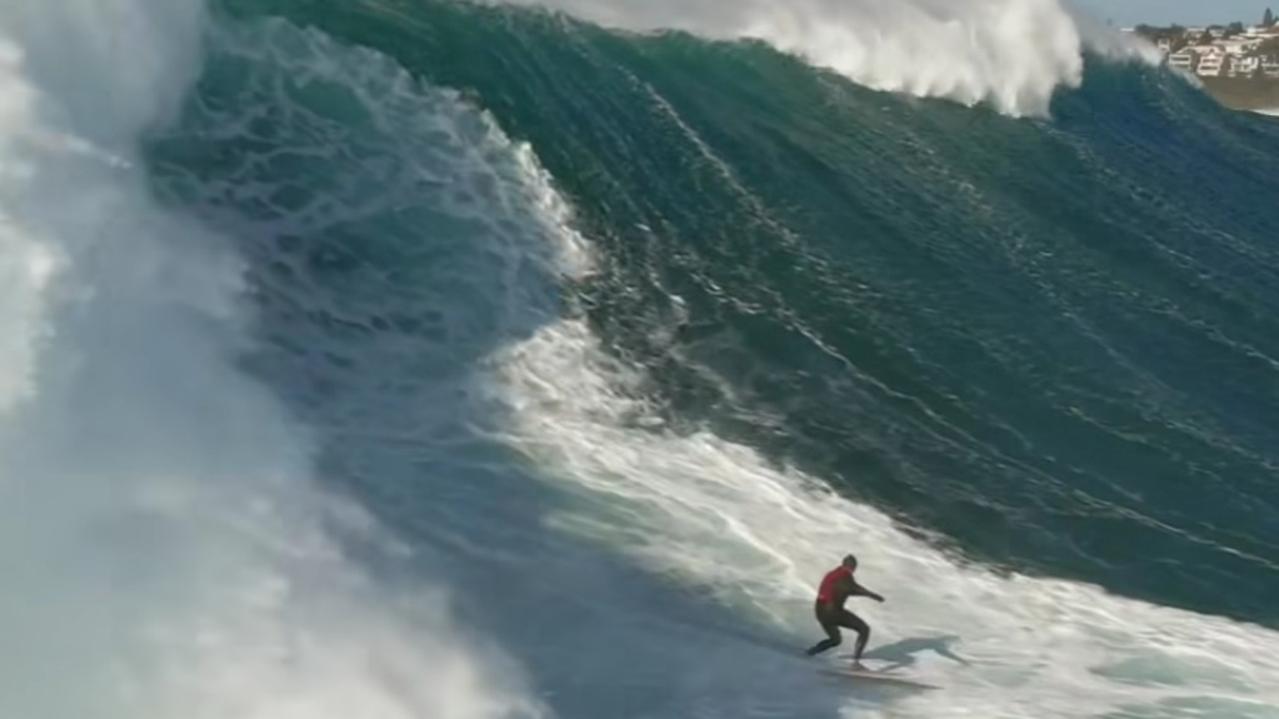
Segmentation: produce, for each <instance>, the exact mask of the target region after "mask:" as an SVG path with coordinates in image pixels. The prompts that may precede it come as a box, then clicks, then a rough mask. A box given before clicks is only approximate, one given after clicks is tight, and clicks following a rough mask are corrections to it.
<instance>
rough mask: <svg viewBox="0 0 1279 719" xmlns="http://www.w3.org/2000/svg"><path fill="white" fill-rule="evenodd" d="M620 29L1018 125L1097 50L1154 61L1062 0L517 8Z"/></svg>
mask: <svg viewBox="0 0 1279 719" xmlns="http://www.w3.org/2000/svg"><path fill="white" fill-rule="evenodd" d="M516 1H517V2H519V3H522V4H536V5H542V6H547V7H551V8H555V9H558V10H563V11H565V12H568V13H570V14H573V15H575V16H578V17H581V18H584V19H586V20H590V21H593V22H598V23H601V24H603V25H606V26H610V27H618V28H624V29H629V30H637V31H655V30H683V31H687V32H691V33H694V34H697V35H700V36H703V37H707V38H712V39H723V40H735V39H743V38H750V39H758V40H763V41H765V42H767V43H769V44H771V45H773V46H774V47H776V48H778V49H779V50H782V51H785V52H790V53H794V54H796V55H799V56H801V57H804V58H806V59H807V60H809V61H810V62H812V63H813V64H814V65H818V66H821V67H826V68H829V69H831V70H835V71H836V72H839V73H841V74H843V75H845V76H847V77H849V78H851V79H852V80H854V81H856V82H858V83H861V84H863V85H867V86H869V87H872V88H875V89H879V90H887V91H894V92H906V93H910V94H913V95H918V96H922V97H943V98H948V99H951V100H955V101H957V102H961V103H964V104H968V105H975V104H978V103H989V104H990V105H991V106H993V107H995V108H996V109H997V110H999V111H1000V112H1003V113H1006V114H1009V115H1013V116H1027V115H1030V116H1039V115H1046V114H1047V113H1048V108H1049V104H1050V102H1051V100H1052V97H1053V93H1054V92H1055V91H1056V89H1057V88H1058V87H1061V86H1065V87H1077V86H1078V85H1079V84H1080V82H1081V81H1082V78H1083V65H1084V61H1083V53H1084V50H1085V48H1088V49H1090V50H1094V51H1100V52H1102V53H1103V54H1105V55H1107V56H1111V57H1133V56H1138V57H1145V56H1146V55H1145V54H1143V53H1141V52H1139V51H1138V50H1137V49H1136V48H1134V47H1132V46H1131V45H1130V44H1128V43H1125V42H1123V41H1121V40H1119V39H1118V38H1117V37H1116V36H1115V33H1114V31H1113V30H1109V29H1106V28H1102V27H1100V26H1099V25H1098V24H1097V23H1095V22H1090V21H1088V20H1087V19H1086V18H1084V17H1083V16H1081V15H1078V14H1077V13H1073V12H1071V11H1069V10H1068V9H1066V8H1065V7H1064V6H1062V5H1061V3H1059V2H1058V0H860V1H859V2H841V1H839V0H795V1H793V2H785V3H778V2H770V1H768V0H742V1H740V2H725V1H724V0H516Z"/></svg>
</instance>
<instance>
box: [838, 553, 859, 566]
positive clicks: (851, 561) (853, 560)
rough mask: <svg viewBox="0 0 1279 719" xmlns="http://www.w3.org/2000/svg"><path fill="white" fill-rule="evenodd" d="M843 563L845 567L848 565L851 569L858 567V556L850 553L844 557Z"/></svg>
mask: <svg viewBox="0 0 1279 719" xmlns="http://www.w3.org/2000/svg"><path fill="white" fill-rule="evenodd" d="M841 564H843V565H844V566H845V567H848V568H849V569H856V568H857V557H854V556H853V555H851V554H849V555H847V556H845V557H844V561H843V562H841Z"/></svg>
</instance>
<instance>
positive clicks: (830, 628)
mask: <svg viewBox="0 0 1279 719" xmlns="http://www.w3.org/2000/svg"><path fill="white" fill-rule="evenodd" d="M821 625H822V629H823V630H824V631H825V632H826V638H825V639H823V640H821V641H820V642H818V643H816V644H814V645H813V646H812V647H811V648H810V649H809V650H808V652H806V653H807V654H808V656H810V657H811V656H813V655H815V654H821V653H822V652H824V651H826V650H827V649H832V648H834V647H837V646H839V644H840V642H842V641H843V639H842V638H841V637H840V636H839V626H838V625H836V624H834V623H829V622H822V623H821Z"/></svg>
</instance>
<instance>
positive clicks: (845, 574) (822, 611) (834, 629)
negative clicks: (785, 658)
mask: <svg viewBox="0 0 1279 719" xmlns="http://www.w3.org/2000/svg"><path fill="white" fill-rule="evenodd" d="M855 571H857V557H854V556H853V555H851V554H850V555H848V556H847V557H844V561H843V562H841V563H840V565H839V566H838V567H835V568H834V569H832V570H831V571H829V572H827V573H826V576H825V577H823V578H822V583H821V586H820V587H818V589H817V604H816V606H815V607H814V611H815V612H816V614H817V623H818V624H820V625H822V631H824V632H826V639H823V640H821V641H820V642H818V643H816V644H814V645H813V646H812V648H811V649H809V650H808V652H807V654H808V656H810V657H811V656H813V655H815V654H821V653H822V652H824V651H826V650H827V649H830V648H832V647H837V646H839V643H840V642H841V641H843V640H842V638H841V637H840V632H839V628H840V627H844V628H846V629H852V630H853V631H855V632H857V647H856V648H855V649H854V650H853V666H854V667H857V668H861V659H862V651H864V650H865V649H866V642H867V641H869V640H870V625H868V624H866V622H865V621H864V620H863V619H862V618H861V617H859V616H857V615H856V614H853V613H852V612H850V611H848V610H847V609H844V602H846V601H848V598H849V597H870V598H871V599H874V600H875V601H877V602H882V601H884V598H883V597H882V596H880V595H878V594H876V593H874V592H872V591H870V590H869V589H867V588H865V587H863V586H862V585H860V584H858V583H857V580H856V579H853V572H855Z"/></svg>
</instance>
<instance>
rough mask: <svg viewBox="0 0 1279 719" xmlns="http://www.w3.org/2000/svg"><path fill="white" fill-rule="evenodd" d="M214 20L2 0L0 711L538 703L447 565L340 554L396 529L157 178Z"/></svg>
mask: <svg viewBox="0 0 1279 719" xmlns="http://www.w3.org/2000/svg"><path fill="white" fill-rule="evenodd" d="M203 22H204V16H203V13H202V11H201V8H200V6H199V5H198V4H196V3H193V2H180V1H176V0H93V2H75V1H72V0H56V1H54V2H39V3H28V2H20V3H6V4H5V5H4V6H3V9H2V10H0V280H2V281H3V289H2V290H0V331H2V332H3V333H4V340H3V342H4V344H3V345H0V567H4V569H5V588H4V592H3V598H0V636H4V637H5V646H6V649H5V652H4V655H3V658H2V659H0V716H4V717H15V718H16V717H32V718H35V717H40V718H46V717H48V718H61V717H68V718H69V717H100V718H103V719H112V718H115V717H118V718H120V719H125V718H127V719H149V718H151V717H155V718H157V719H159V718H165V719H167V718H169V717H178V716H181V717H188V718H190V719H200V718H202V717H210V718H212V717H218V718H224V717H241V718H244V719H302V718H306V719H324V718H325V717H333V718H335V719H336V718H339V717H340V718H342V719H348V718H350V717H365V718H368V719H410V718H412V719H420V718H421V717H433V718H440V719H473V718H480V717H506V716H537V715H540V714H542V713H543V710H542V708H541V707H540V706H539V705H538V704H537V703H536V702H534V701H532V700H530V699H528V698H527V695H526V694H525V693H524V691H523V689H522V688H521V687H520V683H521V682H520V680H519V672H518V671H517V668H515V667H512V666H511V665H510V663H509V662H508V661H506V660H504V659H503V658H502V657H501V656H500V655H498V654H497V652H495V651H493V650H491V649H486V648H485V647H484V642H483V641H477V639H476V638H475V637H471V636H465V632H463V631H461V630H459V629H458V628H456V627H455V626H454V624H453V622H452V621H451V620H450V618H449V615H448V611H447V609H446V598H445V597H444V596H443V595H442V593H441V592H439V591H438V590H435V589H431V588H427V587H421V586H416V585H414V586H410V587H402V588H400V589H397V590H395V591H391V590H389V589H387V588H386V587H384V586H381V585H379V584H378V582H376V581H374V580H373V579H372V578H371V577H370V576H368V574H366V573H365V572H364V571H363V570H362V569H361V568H360V566H358V565H357V564H356V563H354V562H352V561H351V560H349V559H348V558H347V557H346V556H345V554H344V550H343V544H342V541H340V540H339V532H340V533H341V535H342V536H346V535H359V536H360V537H361V538H362V539H363V540H367V541H369V542H370V543H372V544H373V545H377V544H379V543H382V542H383V541H384V538H383V537H382V536H381V532H380V530H379V529H378V528H377V527H376V526H374V524H373V523H372V522H371V521H370V520H369V519H368V518H367V517H365V516H363V514H362V513H361V512H360V511H359V510H358V508H355V507H352V506H349V505H347V504H345V503H343V502H341V501H339V500H336V499H334V498H332V497H328V496H326V495H325V494H324V493H322V492H320V491H319V490H318V489H317V488H316V486H315V485H314V484H313V483H312V480H311V473H312V468H311V462H312V459H311V454H312V451H311V446H310V445H311V441H312V440H311V439H310V438H309V437H308V436H307V434H306V433H305V432H303V431H301V430H300V429H299V428H297V427H296V426H294V425H293V424H292V423H291V421H290V420H289V418H288V417H287V416H286V413H285V412H284V411H283V410H282V409H281V408H280V407H279V406H278V405H277V403H276V402H275V400H274V399H273V398H272V397H271V395H270V394H269V393H268V392H267V391H266V390H265V389H264V388H262V387H260V386H259V385H258V384H257V383H256V382H255V381H253V380H251V379H249V378H248V377H246V376H245V375H244V374H243V373H242V372H241V371H240V370H239V369H238V368H237V367H236V365H235V362H236V358H237V356H238V355H239V354H240V353H241V352H242V351H243V350H244V349H245V342H246V339H245V338H246V336H247V334H246V332H245V330H246V327H245V325H246V316H245V315H246V313H245V312H244V308H243V307H242V306H241V303H240V293H241V291H242V282H241V276H240V275H241V269H242V268H241V263H240V260H239V259H238V258H237V257H236V256H234V255H233V254H232V253H231V252H230V251H229V249H228V245H227V243H226V242H225V241H223V240H221V239H220V238H217V237H213V236H210V235H209V234H208V233H207V232H205V231H202V230H201V229H200V228H199V226H198V225H196V224H195V223H193V222H192V221H190V220H188V219H186V218H184V217H181V216H176V215H173V214H171V213H167V212H165V211H163V210H161V209H159V208H158V207H157V206H156V205H155V203H154V202H153V201H152V199H151V197H150V195H149V191H148V189H147V184H146V183H147V178H146V177H145V175H144V173H143V171H142V170H141V169H140V167H139V162H138V157H137V147H136V142H137V138H138V137H139V134H140V133H141V132H143V131H144V129H145V128H147V127H148V126H149V125H151V124H152V123H154V122H156V121H158V120H162V119H163V118H165V117H166V116H169V114H170V113H172V111H173V110H174V109H175V102H176V100H177V99H178V98H180V97H181V95H182V93H183V91H184V88H185V87H186V86H187V84H188V83H189V82H190V81H191V80H192V79H193V78H194V77H195V76H196V74H197V72H198V69H199V51H200V42H199V39H200V32H201V26H202V23H203ZM463 642H465V643H466V644H467V645H468V646H469V647H471V648H468V649H465V650H464V649H462V647H461V645H462V643H463ZM477 646H478V647H479V648H478V649H476V648H474V647H477Z"/></svg>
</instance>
